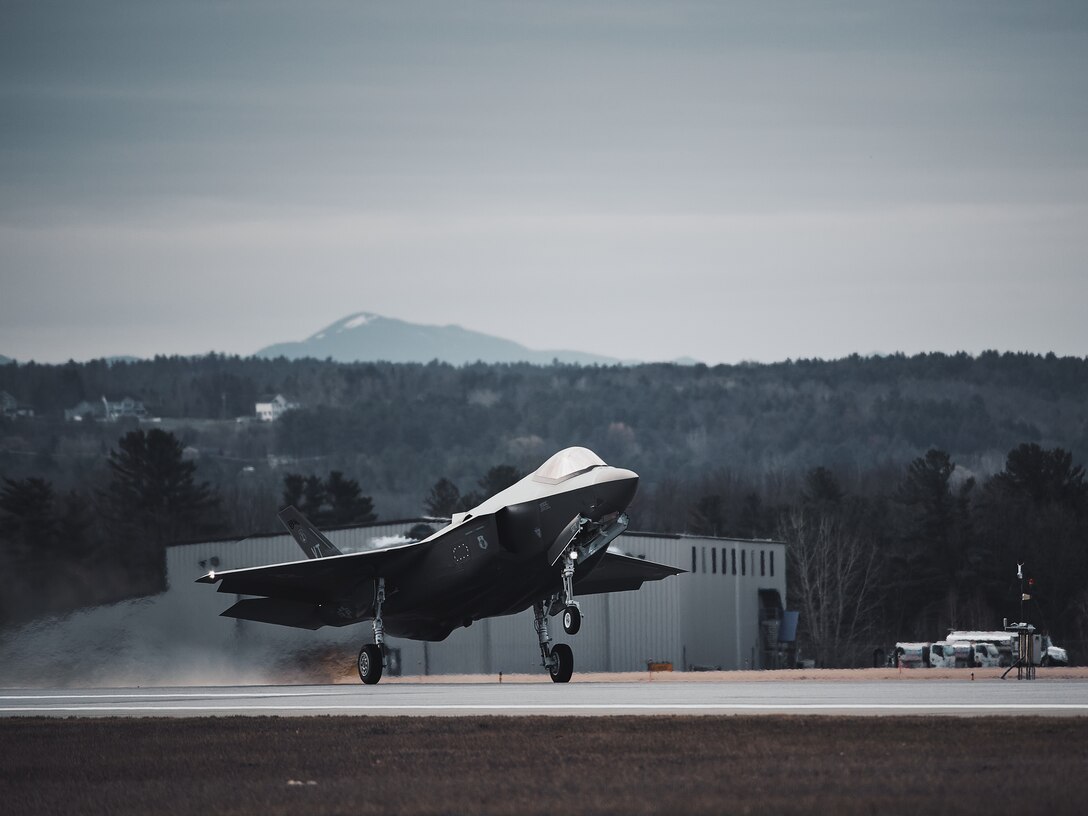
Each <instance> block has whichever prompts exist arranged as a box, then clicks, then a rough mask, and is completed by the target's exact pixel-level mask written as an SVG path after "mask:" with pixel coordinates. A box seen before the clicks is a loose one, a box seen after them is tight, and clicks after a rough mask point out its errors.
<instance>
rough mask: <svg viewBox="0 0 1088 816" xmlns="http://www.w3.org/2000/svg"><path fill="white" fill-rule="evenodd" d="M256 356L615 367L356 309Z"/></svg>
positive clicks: (576, 354)
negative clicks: (296, 338) (555, 363)
mask: <svg viewBox="0 0 1088 816" xmlns="http://www.w3.org/2000/svg"><path fill="white" fill-rule="evenodd" d="M255 356H257V357H286V358H287V359H289V360H297V359H300V358H302V357H314V358H316V359H318V360H324V359H326V358H330V357H331V358H332V359H333V360H335V361H336V362H340V363H352V362H358V361H372V360H384V361H387V362H390V363H429V362H430V361H431V360H439V361H440V362H444V363H451V364H452V365H464V364H466V363H475V362H478V361H482V362H485V363H521V362H525V363H536V364H538V365H549V364H551V363H552V362H553V361H555V360H558V361H559V362H561V363H577V364H579V365H595V364H596V365H615V364H617V363H620V362H623V361H621V360H617V359H615V358H614V357H603V356H601V355H599V354H586V353H584V352H580V351H535V350H533V349H529V348H526V347H525V346H523V345H521V344H519V343H515V342H513V341H512V340H504V339H503V338H501V337H493V336H492V335H489V334H481V333H480V332H474V331H469V330H468V329H462V328H461V327H460V326H424V325H420V324H418V323H407V322H405V321H403V320H396V319H394V318H390V317H382V316H381V315H375V314H369V313H367V312H359V313H358V314H353V315H349V316H348V317H345V318H344V319H342V320H338V321H337V322H335V323H333V324H332V325H331V326H327V327H326V328H324V329H322V330H321V331H319V332H317V333H316V334H312V335H310V336H309V337H307V338H306V339H305V340H302V341H300V342H296V343H275V344H273V345H271V346H266V347H265V348H263V349H260V350H259V351H258V352H256V355H255Z"/></svg>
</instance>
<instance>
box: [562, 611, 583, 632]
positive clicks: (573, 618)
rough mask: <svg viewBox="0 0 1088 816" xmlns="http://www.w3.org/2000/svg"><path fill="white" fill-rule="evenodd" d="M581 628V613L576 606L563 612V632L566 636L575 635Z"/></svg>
mask: <svg viewBox="0 0 1088 816" xmlns="http://www.w3.org/2000/svg"><path fill="white" fill-rule="evenodd" d="M581 628H582V612H581V611H580V610H579V609H578V607H577V606H568V607H567V608H566V609H564V610H563V631H564V632H566V633H567V634H568V635H577V634H578V630H579V629H581Z"/></svg>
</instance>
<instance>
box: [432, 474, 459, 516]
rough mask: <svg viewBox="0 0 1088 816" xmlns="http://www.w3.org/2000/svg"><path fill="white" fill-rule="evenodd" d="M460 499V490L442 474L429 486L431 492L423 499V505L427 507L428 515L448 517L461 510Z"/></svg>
mask: <svg viewBox="0 0 1088 816" xmlns="http://www.w3.org/2000/svg"><path fill="white" fill-rule="evenodd" d="M461 501H462V499H461V491H460V490H458V489H457V485H455V484H454V483H453V482H451V481H450V480H449V479H447V478H445V477H444V476H443V477H442V478H441V479H439V480H438V481H437V482H435V483H434V486H433V487H431V492H430V493H428V494H427V498H425V499H424V500H423V506H424V507H426V508H427V514H428V515H431V516H437V517H439V518H449V517H450V516H452V515H453V514H454V513H457V512H460V511H461V509H462V506H461Z"/></svg>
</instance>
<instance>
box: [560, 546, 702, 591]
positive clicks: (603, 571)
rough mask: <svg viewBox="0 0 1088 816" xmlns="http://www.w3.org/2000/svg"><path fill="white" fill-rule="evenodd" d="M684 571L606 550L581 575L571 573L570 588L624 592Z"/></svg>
mask: <svg viewBox="0 0 1088 816" xmlns="http://www.w3.org/2000/svg"><path fill="white" fill-rule="evenodd" d="M684 572H687V570H682V569H679V568H677V567H670V566H668V565H666V564H658V563H656V562H655V561H647V560H646V559H644V558H632V557H631V556H629V555H620V554H618V553H614V552H606V553H605V554H604V558H602V559H601V562H600V563H599V564H597V566H595V567H594V568H593V571H592V572H590V573H589V574H588V575H586V576H584V577H579V576H578V575H575V578H574V591H575V592H576V593H577V594H578V595H598V594H600V593H602V592H628V591H630V590H634V589H638V588H640V587H641V586H642V585H643V584H644V583H646V582H647V581H661V580H663V579H665V578H668V577H670V576H672V575H680V574H681V573H684Z"/></svg>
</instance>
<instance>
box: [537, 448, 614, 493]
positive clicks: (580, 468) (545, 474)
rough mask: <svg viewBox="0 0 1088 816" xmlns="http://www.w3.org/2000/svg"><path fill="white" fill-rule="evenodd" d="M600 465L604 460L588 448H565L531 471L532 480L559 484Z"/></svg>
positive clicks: (602, 464)
mask: <svg viewBox="0 0 1088 816" xmlns="http://www.w3.org/2000/svg"><path fill="white" fill-rule="evenodd" d="M602 466H605V461H604V460H603V459H602V458H601V457H599V456H598V455H597V454H595V453H594V452H593V451H591V450H590V449H589V448H566V449H564V450H561V451H559V453H557V454H555V455H554V456H552V457H551V458H550V459H549V460H548V461H547V462H545V463H544V464H543V465H541V466H540V467H538V468H537V469H536V471H535V472H534V473H533V481H536V482H544V483H545V484H559V483H560V482H565V481H566V480H567V479H570V478H571V477H572V476H577V475H578V474H579V473H585V472H586V471H587V470H592V469H593V468H595V467H602Z"/></svg>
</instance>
